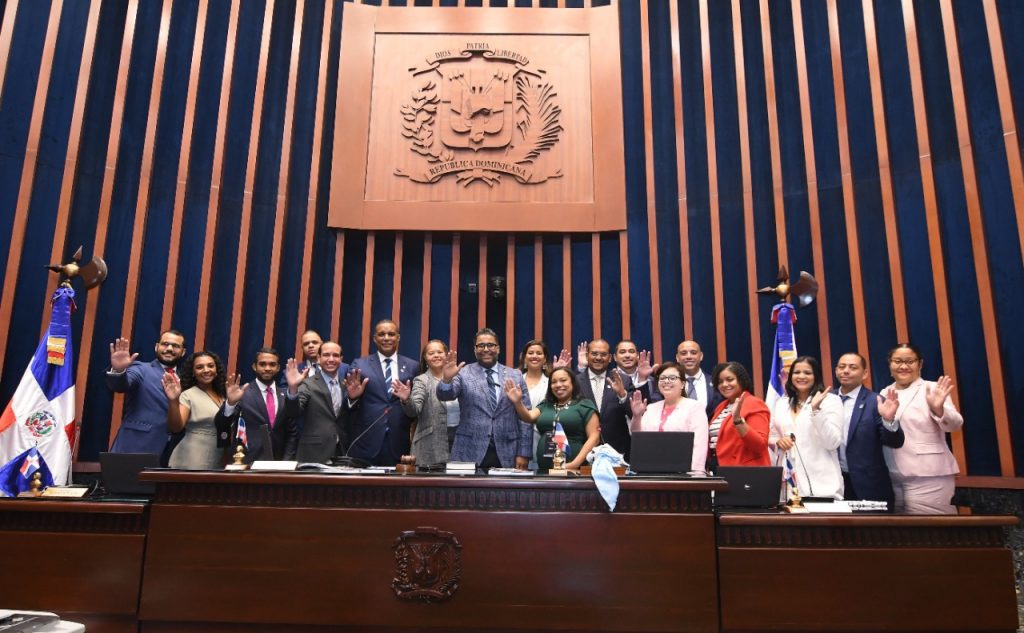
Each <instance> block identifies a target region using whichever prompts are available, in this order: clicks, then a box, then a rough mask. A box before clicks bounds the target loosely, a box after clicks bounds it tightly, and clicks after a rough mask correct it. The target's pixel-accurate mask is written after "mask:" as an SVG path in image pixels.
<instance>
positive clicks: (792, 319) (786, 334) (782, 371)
mask: <svg viewBox="0 0 1024 633" xmlns="http://www.w3.org/2000/svg"><path fill="white" fill-rule="evenodd" d="M772 323H774V324H775V346H774V348H773V350H772V373H771V374H770V376H769V378H768V389H767V391H766V393H765V399H764V400H765V404H767V405H768V410H769V411H774V410H775V403H776V402H777V401H778V400H779V399H780V398H784V397H786V378H787V377H788V376H789V366H790V365H792V364H793V361H794V360H796V335H795V334H794V333H793V324H794V323H796V313H795V312H794V311H793V304H790V303H777V304H775V306H774V307H772Z"/></svg>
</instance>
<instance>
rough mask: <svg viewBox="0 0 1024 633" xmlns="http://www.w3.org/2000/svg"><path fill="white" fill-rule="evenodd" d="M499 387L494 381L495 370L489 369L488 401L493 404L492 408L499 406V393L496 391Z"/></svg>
mask: <svg viewBox="0 0 1024 633" xmlns="http://www.w3.org/2000/svg"><path fill="white" fill-rule="evenodd" d="M497 388H498V383H496V382H494V370H493V369H488V370H487V402H488V403H489V404H490V405H491V410H492V411H493V410H494V409H497V408H498V394H496V393H495V392H494V391H495V389H497Z"/></svg>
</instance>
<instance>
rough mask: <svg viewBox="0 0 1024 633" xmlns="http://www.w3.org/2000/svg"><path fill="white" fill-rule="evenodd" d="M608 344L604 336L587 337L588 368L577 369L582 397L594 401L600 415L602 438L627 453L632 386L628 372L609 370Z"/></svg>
mask: <svg viewBox="0 0 1024 633" xmlns="http://www.w3.org/2000/svg"><path fill="white" fill-rule="evenodd" d="M609 362H611V346H610V345H608V341H606V340H604V339H595V340H593V341H590V344H589V345H588V346H587V368H586V369H584V370H583V371H581V372H580V373H579V382H580V391H581V392H582V393H583V397H584V398H587V399H589V400H593V401H594V402H595V403H596V404H597V410H598V412H599V413H598V415H599V417H600V419H601V439H603V440H604V441H605V442H606V443H608V444H611V445H612V447H613V448H614V449H615V450H617V451H619V452H620V453H622V454H623V455H626V456H627V459H628V455H629V415H630V409H629V400H628V398H627V395H628V392H629V391H630V390H631V389H632V388H633V381H632V380H631V379H630V378H629V376H627V375H625V374H623V373H622V372H619V371H614V370H613V371H608V363H609Z"/></svg>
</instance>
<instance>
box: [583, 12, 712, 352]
mask: <svg viewBox="0 0 1024 633" xmlns="http://www.w3.org/2000/svg"><path fill="white" fill-rule="evenodd" d="M668 6H669V16H670V19H671V21H672V25H671V26H672V107H673V121H674V122H675V138H676V186H677V187H678V191H679V209H678V212H679V264H680V275H679V277H680V280H681V284H682V293H681V296H682V303H683V337H684V338H685V339H686V340H692V339H693V297H692V296H691V293H692V290H691V289H690V223H689V221H688V218H689V214H688V212H687V210H688V206H687V202H686V152H685V148H686V139H684V138H683V62H682V57H681V56H680V53H679V38H680V34H679V3H678V2H669V3H668ZM595 327H596V322H595ZM598 329H600V328H598Z"/></svg>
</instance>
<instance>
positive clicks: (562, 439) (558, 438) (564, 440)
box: [554, 422, 569, 457]
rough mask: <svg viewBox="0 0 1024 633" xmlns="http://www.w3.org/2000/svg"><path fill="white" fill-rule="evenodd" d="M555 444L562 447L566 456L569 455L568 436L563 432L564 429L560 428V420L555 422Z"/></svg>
mask: <svg viewBox="0 0 1024 633" xmlns="http://www.w3.org/2000/svg"><path fill="white" fill-rule="evenodd" d="M554 440H555V446H557V447H558V448H560V449H562V451H563V452H564V453H565V455H566V457H568V456H569V437H568V436H567V435H566V434H565V429H563V428H562V423H561V422H555V436H554Z"/></svg>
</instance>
